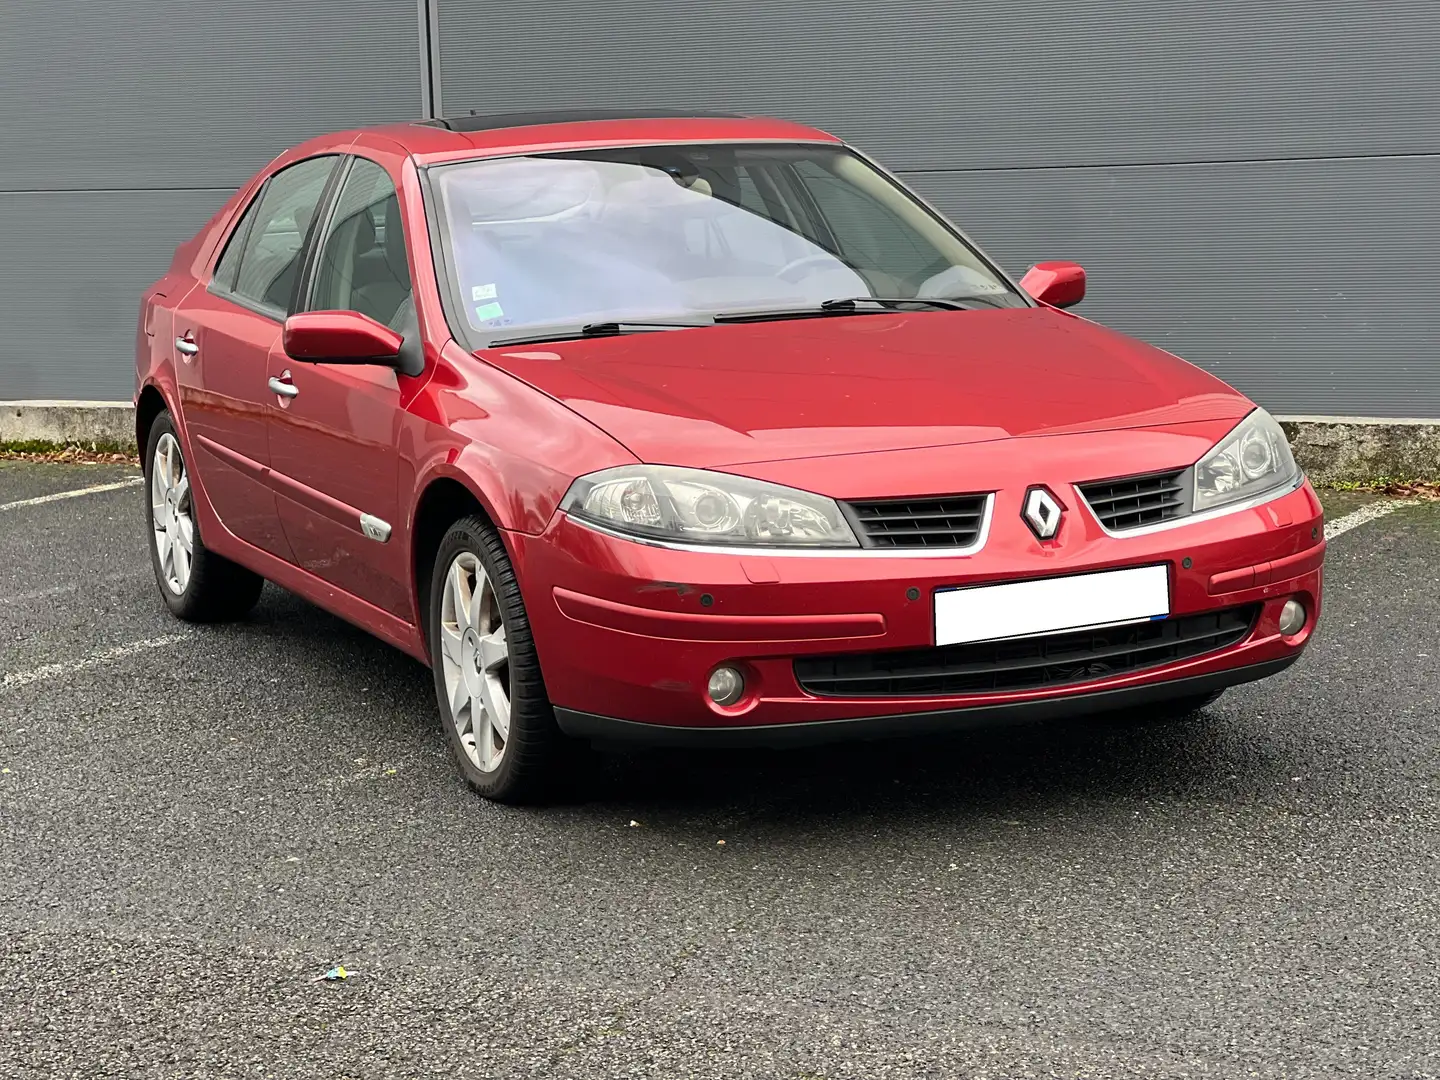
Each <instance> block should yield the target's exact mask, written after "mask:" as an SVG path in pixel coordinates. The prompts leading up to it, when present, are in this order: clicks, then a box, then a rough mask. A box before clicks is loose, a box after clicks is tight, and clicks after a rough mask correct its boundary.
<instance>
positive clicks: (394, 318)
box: [309, 158, 410, 330]
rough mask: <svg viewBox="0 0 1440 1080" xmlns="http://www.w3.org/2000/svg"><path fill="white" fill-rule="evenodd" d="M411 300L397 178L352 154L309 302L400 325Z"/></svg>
mask: <svg viewBox="0 0 1440 1080" xmlns="http://www.w3.org/2000/svg"><path fill="white" fill-rule="evenodd" d="M409 300H410V266H409V263H408V261H407V260H406V256H405V231H404V229H403V228H402V227H401V224H400V200H399V198H398V196H397V195H396V193H395V184H394V182H393V181H392V180H391V179H390V174H389V173H387V172H386V171H385V170H384V169H383V168H381V167H380V166H379V165H377V164H375V162H373V161H367V160H366V159H364V158H356V159H355V160H354V163H353V164H352V165H351V167H350V173H349V175H348V176H347V177H346V178H345V183H344V185H343V186H342V187H341V189H340V197H339V198H338V199H336V201H335V213H334V214H333V215H332V217H331V222H330V231H329V233H328V234H327V235H326V237H325V241H324V244H323V246H322V247H321V249H320V259H319V261H318V263H317V264H316V267H315V288H314V292H313V293H312V295H311V298H310V305H309V306H310V307H311V308H312V309H315V310H322V311H358V312H360V314H362V315H368V316H370V318H372V319H374V320H375V321H376V322H381V323H384V324H386V325H387V326H391V327H394V328H395V329H397V330H398V329H400V326H399V324H400V323H401V322H402V321H403V320H404V318H405V317H406V314H407V312H408V310H409V308H410V305H409V304H408V303H407V301H409Z"/></svg>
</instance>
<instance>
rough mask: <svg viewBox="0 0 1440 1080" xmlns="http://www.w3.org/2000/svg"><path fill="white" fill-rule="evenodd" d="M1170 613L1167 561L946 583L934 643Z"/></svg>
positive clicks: (1078, 627) (1139, 619)
mask: <svg viewBox="0 0 1440 1080" xmlns="http://www.w3.org/2000/svg"><path fill="white" fill-rule="evenodd" d="M1169 614H1170V569H1169V567H1167V566H1164V565H1161V566H1137V567H1135V568H1134V569H1130V570H1104V571H1100V572H1098V573H1094V574H1074V575H1071V576H1069V577H1054V578H1039V579H1036V580H1033V581H1010V582H1005V583H1003V584H1000V585H976V586H973V587H969V588H964V587H962V588H954V589H942V590H938V591H937V592H936V593H935V644H936V645H958V644H960V643H962V642H966V641H993V640H995V639H996V638H1014V637H1030V636H1032V635H1035V634H1053V633H1055V632H1057V631H1060V630H1081V629H1085V628H1088V627H1094V626H1114V625H1115V624H1116V623H1128V622H1145V621H1147V620H1150V619H1163V618H1164V617H1165V616H1167V615H1169Z"/></svg>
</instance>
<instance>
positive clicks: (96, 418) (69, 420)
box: [0, 401, 1440, 484]
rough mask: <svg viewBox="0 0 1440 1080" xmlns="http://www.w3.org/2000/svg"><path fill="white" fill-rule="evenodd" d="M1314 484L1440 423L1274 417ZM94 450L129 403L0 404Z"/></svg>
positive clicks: (1410, 474)
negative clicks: (93, 444) (94, 444)
mask: <svg viewBox="0 0 1440 1080" xmlns="http://www.w3.org/2000/svg"><path fill="white" fill-rule="evenodd" d="M1278 419H1279V420H1280V423H1281V425H1282V426H1283V427H1284V428H1285V434H1286V435H1288V436H1289V437H1290V443H1291V445H1292V446H1293V447H1294V448H1295V457H1296V458H1297V459H1298V460H1299V461H1300V464H1301V465H1302V466H1303V467H1304V469H1305V471H1306V472H1307V473H1308V474H1309V475H1310V479H1311V480H1313V481H1314V482H1315V483H1317V484H1334V483H1340V482H1344V481H1365V480H1375V479H1378V478H1381V477H1391V478H1395V479H1402V480H1435V479H1440V420H1393V419H1388V418H1385V417H1369V416H1282V417H1278ZM19 442H36V443H58V444H69V443H75V444H79V445H82V446H87V445H89V444H91V443H97V444H101V445H106V446H119V447H127V448H130V449H133V448H134V446H135V419H134V408H133V406H132V405H131V404H130V402H128V401H0V443H19Z"/></svg>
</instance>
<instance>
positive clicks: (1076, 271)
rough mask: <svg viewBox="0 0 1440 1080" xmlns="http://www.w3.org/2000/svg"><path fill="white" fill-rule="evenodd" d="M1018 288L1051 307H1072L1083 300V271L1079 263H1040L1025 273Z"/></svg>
mask: <svg viewBox="0 0 1440 1080" xmlns="http://www.w3.org/2000/svg"><path fill="white" fill-rule="evenodd" d="M1020 287H1021V288H1022V289H1024V290H1025V291H1026V292H1027V293H1029V294H1030V295H1031V296H1033V297H1034V298H1035V299H1036V300H1039V301H1040V303H1042V304H1049V305H1050V306H1051V307H1057V308H1067V307H1074V306H1075V305H1076V304H1078V303H1079V302H1080V301H1081V300H1084V299H1085V270H1084V268H1083V267H1081V266H1080V264H1079V263H1073V262H1042V263H1036V264H1035V265H1034V266H1032V267H1030V269H1029V270H1027V271H1025V276H1024V277H1023V278H1021V279H1020Z"/></svg>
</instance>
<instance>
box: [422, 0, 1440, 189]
mask: <svg viewBox="0 0 1440 1080" xmlns="http://www.w3.org/2000/svg"><path fill="white" fill-rule="evenodd" d="M439 4H440V55H441V70H442V76H443V77H442V89H443V97H444V103H445V107H446V109H447V110H450V111H464V110H465V109H470V108H474V109H479V110H482V111H491V110H498V109H509V108H522V107H530V106H543V105H573V104H585V105H617V106H627V107H628V106H635V105H661V104H675V105H678V106H684V107H694V106H699V105H703V106H711V107H715V106H729V107H735V108H739V109H753V110H757V111H762V112H774V113H778V114H779V115H781V116H784V117H786V118H789V119H794V120H802V121H807V122H811V123H818V124H820V125H821V126H825V127H829V128H830V129H831V130H834V131H836V132H837V133H838V134H841V135H843V136H845V137H846V138H849V139H851V140H853V141H855V142H858V143H863V144H864V145H865V146H867V147H869V148H871V149H872V150H873V151H875V152H876V153H878V154H883V155H884V156H885V158H886V160H887V161H888V162H890V163H891V164H892V166H895V167H899V168H944V167H957V166H966V167H972V168H973V167H977V166H984V167H999V166H1020V165H1041V166H1054V165H1080V164H1105V165H1108V164H1117V163H1121V162H1171V161H1211V160H1231V159H1236V158H1279V157H1297V156H1339V155H1353V154H1390V153H1409V152H1413V151H1416V150H1428V151H1433V150H1435V149H1437V148H1440V110H1436V109H1435V108H1434V107H1433V104H1434V100H1435V95H1436V90H1437V74H1436V72H1437V71H1440V11H1437V5H1436V3H1435V0H1391V2H1388V3H1383V4H1381V3H1375V2H1374V0H1321V2H1317V0H1264V2H1260V3H1256V2H1255V0H1158V2H1157V0H1011V2H1009V3H994V2H993V0H986V2H984V3H978V2H975V0H969V2H966V0H902V2H896V0H846V2H844V3H838V4H837V3H835V2H834V0H794V2H791V3H785V4H780V3H769V2H764V0H756V2H750V3H735V2H734V0H690V2H687V3H674V2H663V0H647V2H643V3H634V4H622V3H618V2H615V0H611V2H608V3H602V2H596V0H550V2H547V3H539V4H537V3H533V2H529V0H483V2H481V0H439Z"/></svg>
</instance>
